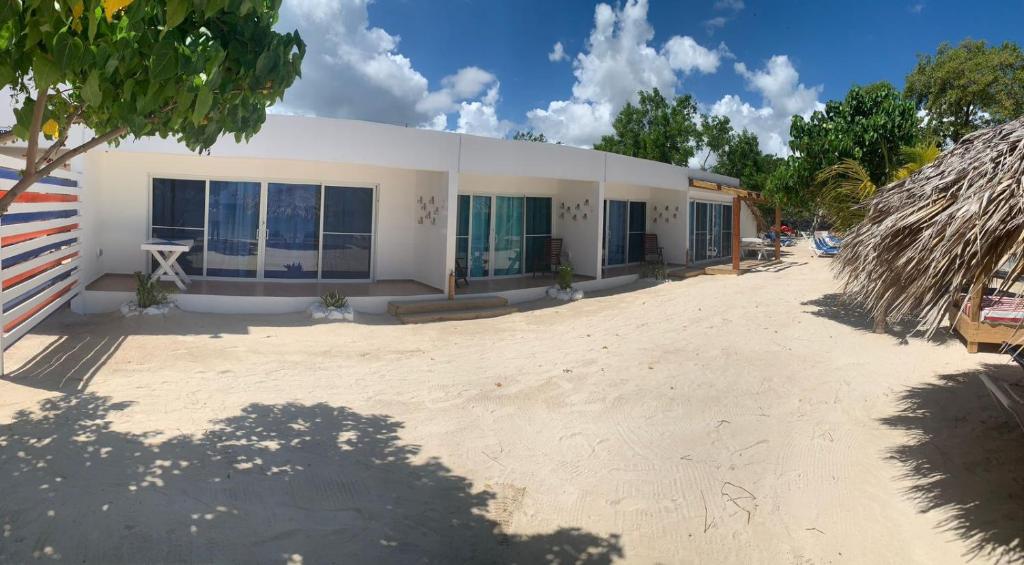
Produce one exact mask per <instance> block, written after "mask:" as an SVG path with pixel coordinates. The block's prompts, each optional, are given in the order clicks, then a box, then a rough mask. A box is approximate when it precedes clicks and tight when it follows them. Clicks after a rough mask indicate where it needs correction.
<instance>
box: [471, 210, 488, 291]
mask: <svg viewBox="0 0 1024 565" xmlns="http://www.w3.org/2000/svg"><path fill="white" fill-rule="evenodd" d="M472 202H473V205H472V212H471V214H470V215H471V223H472V229H471V230H470V242H469V255H470V256H469V276H471V277H486V276H488V275H490V273H491V271H490V255H491V197H490V196H474V197H473V201H472Z"/></svg>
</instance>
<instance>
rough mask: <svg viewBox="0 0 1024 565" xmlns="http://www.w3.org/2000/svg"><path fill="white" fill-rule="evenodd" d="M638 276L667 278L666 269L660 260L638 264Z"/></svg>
mask: <svg viewBox="0 0 1024 565" xmlns="http://www.w3.org/2000/svg"><path fill="white" fill-rule="evenodd" d="M640 278H644V279H654V280H656V281H663V280H665V279H666V278H668V271H667V270H666V269H665V264H664V263H662V262H660V261H659V262H657V263H644V264H643V265H641V266H640Z"/></svg>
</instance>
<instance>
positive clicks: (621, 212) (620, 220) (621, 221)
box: [605, 200, 629, 265]
mask: <svg viewBox="0 0 1024 565" xmlns="http://www.w3.org/2000/svg"><path fill="white" fill-rule="evenodd" d="M605 209H606V214H605V235H606V240H607V244H606V245H607V248H606V255H605V263H606V264H608V265H622V264H623V263H625V262H626V229H627V225H626V224H627V222H628V220H629V217H628V216H627V209H626V202H624V201H622V200H608V201H607V202H606V204H605Z"/></svg>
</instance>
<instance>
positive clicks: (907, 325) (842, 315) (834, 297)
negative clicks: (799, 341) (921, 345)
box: [800, 292, 953, 344]
mask: <svg viewBox="0 0 1024 565" xmlns="http://www.w3.org/2000/svg"><path fill="white" fill-rule="evenodd" d="M800 305H801V306H812V307H814V308H817V310H815V311H813V312H810V314H812V315H814V316H818V317H820V318H825V319H826V320H832V321H833V322H837V323H840V324H843V325H844V326H848V327H851V328H853V329H856V330H860V331H863V332H869V333H870V332H874V330H875V321H874V318H873V317H872V316H871V314H870V313H868V312H867V311H865V310H864V309H863V308H860V307H858V306H855V305H853V304H851V303H849V302H848V301H846V300H845V299H844V297H843V295H842V294H841V293H838V292H833V293H829V294H825V295H823V296H821V297H819V298H815V299H814V300H808V301H806V302H801V303H800ZM916 328H917V321H916V320H909V319H908V320H900V321H898V322H895V323H894V322H890V323H889V324H888V327H887V333H888V334H889V335H891V336H893V337H895V338H897V339H899V340H900V341H901V342H902V343H906V342H907V341H908V340H910V338H913V337H920V338H922V339H923V338H924V334H923V333H922V332H918V331H915V330H916ZM952 338H953V336H952V335H951V334H950V331H949V330H948V329H942V328H940V329H939V330H937V331H936V332H935V333H934V334H933V335H932V336H931V337H930V338H928V341H930V342H931V343H935V344H943V343H946V342H947V341H948V340H950V339H952Z"/></svg>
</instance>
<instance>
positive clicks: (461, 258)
mask: <svg viewBox="0 0 1024 565" xmlns="http://www.w3.org/2000/svg"><path fill="white" fill-rule="evenodd" d="M469 207H470V197H469V196H468V195H464V194H460V195H459V210H458V222H457V226H456V231H455V259H456V260H457V261H458V262H459V264H460V265H461V266H462V268H463V269H465V274H466V275H467V276H468V275H469Z"/></svg>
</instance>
